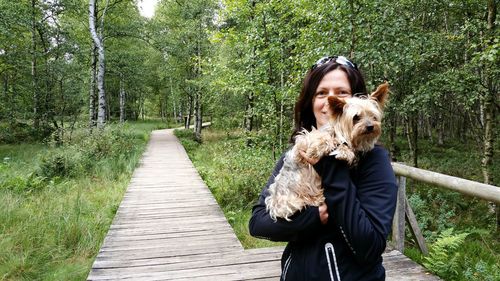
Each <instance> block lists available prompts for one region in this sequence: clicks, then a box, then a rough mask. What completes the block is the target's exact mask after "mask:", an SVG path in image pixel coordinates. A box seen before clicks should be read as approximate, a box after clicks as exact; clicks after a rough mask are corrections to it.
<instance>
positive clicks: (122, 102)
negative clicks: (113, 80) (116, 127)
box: [120, 73, 126, 123]
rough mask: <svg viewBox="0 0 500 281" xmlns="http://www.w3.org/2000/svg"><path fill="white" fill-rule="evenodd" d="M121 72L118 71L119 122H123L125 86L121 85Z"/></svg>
mask: <svg viewBox="0 0 500 281" xmlns="http://www.w3.org/2000/svg"><path fill="white" fill-rule="evenodd" d="M123 84H124V82H123V74H122V73H120V123H123V122H125V118H126V116H125V86H124V85H123Z"/></svg>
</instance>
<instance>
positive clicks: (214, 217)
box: [87, 130, 438, 281]
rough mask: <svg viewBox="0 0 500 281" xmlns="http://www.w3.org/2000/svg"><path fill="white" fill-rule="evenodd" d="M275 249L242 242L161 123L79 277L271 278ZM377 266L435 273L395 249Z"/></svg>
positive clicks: (405, 274) (391, 273)
mask: <svg viewBox="0 0 500 281" xmlns="http://www.w3.org/2000/svg"><path fill="white" fill-rule="evenodd" d="M403 215H404V212H403ZM403 222H404V216H403ZM282 251H283V247H273V248H261V249H250V250H244V249H243V247H242V246H241V244H240V242H239V241H238V239H237V238H236V236H235V234H234V231H233V230H232V228H231V226H230V225H229V223H228V222H227V220H226V218H225V217H224V214H223V212H222V211H221V209H220V208H219V206H218V205H217V202H216V201H215V199H214V198H213V196H212V194H211V193H210V190H209V189H208V188H207V187H206V185H205V184H204V183H203V181H202V180H201V178H200V177H199V175H198V174H197V172H196V170H195V169H194V167H193V165H192V163H191V162H190V161H189V158H188V157H187V155H186V153H185V151H184V148H183V147H182V146H181V145H180V144H179V142H178V141H177V139H176V138H175V137H174V136H173V135H172V132H171V131H169V130H162V131H155V132H153V133H152V136H151V140H150V143H149V144H148V148H147V150H146V153H145V154H144V155H143V158H142V159H141V165H140V166H139V167H138V168H137V169H136V170H135V171H134V174H133V176H132V180H131V183H130V185H129V187H128V189H127V192H126V193H125V196H124V198H123V200H122V202H121V204H120V206H119V208H118V210H117V212H116V216H115V218H114V220H113V224H112V225H111V226H110V229H109V231H108V234H107V236H106V238H105V240H104V243H103V245H102V247H101V249H100V251H99V254H98V255H97V257H96V259H95V261H94V263H93V266H92V270H91V271H90V273H89V275H88V277H87V278H88V280H148V281H150V280H177V281H180V280H190V281H192V280H195V281H196V280H217V281H229V280H278V279H279V276H280V260H281V253H282ZM384 266H385V267H386V272H387V279H386V280H391V281H395V280H403V281H405V280H425V281H427V280H431V281H433V280H438V279H433V278H435V277H433V276H431V275H428V274H426V273H425V270H424V269H423V268H422V267H421V266H420V265H418V264H416V263H415V262H413V261H411V260H409V259H408V258H407V257H405V256H403V255H402V254H401V253H400V252H398V251H389V252H387V253H384Z"/></svg>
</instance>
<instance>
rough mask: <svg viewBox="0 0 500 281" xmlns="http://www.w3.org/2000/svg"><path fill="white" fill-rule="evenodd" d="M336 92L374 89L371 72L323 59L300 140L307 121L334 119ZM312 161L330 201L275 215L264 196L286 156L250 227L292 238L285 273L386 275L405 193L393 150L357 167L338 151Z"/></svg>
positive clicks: (313, 74)
mask: <svg viewBox="0 0 500 281" xmlns="http://www.w3.org/2000/svg"><path fill="white" fill-rule="evenodd" d="M329 95H337V96H339V97H343V98H353V96H357V95H367V91H366V87H365V82H364V79H363V76H362V75H361V73H360V71H359V70H358V68H357V67H356V65H355V64H353V63H352V62H350V61H349V60H347V59H346V58H345V57H342V56H338V57H337V56H335V57H325V58H322V59H320V60H319V61H318V62H317V63H316V64H315V65H313V67H312V68H311V70H310V71H309V72H308V74H307V75H306V77H305V79H304V81H303V85H302V91H301V94H300V96H299V98H298V101H297V103H296V105H295V124H296V125H295V132H294V134H293V135H292V139H293V136H294V135H295V134H297V133H298V132H299V131H300V130H301V128H305V129H307V130H311V129H312V127H316V128H320V127H322V126H323V125H326V124H327V122H328V119H329V116H330V109H329V107H328V103H327V102H326V101H327V97H328V96H329ZM303 156H305V155H303ZM307 160H308V161H309V162H310V163H311V164H313V166H314V168H315V170H316V171H317V172H318V174H319V175H320V176H321V179H322V186H323V188H324V195H325V198H326V199H325V204H323V205H321V206H319V207H312V206H309V207H307V208H305V209H304V210H302V211H300V212H298V213H296V214H294V216H293V217H292V221H290V222H287V221H285V220H282V219H278V221H277V222H275V221H274V220H272V219H271V217H270V216H269V214H268V213H267V212H266V206H265V203H264V200H265V197H266V196H267V195H268V192H267V189H268V188H269V186H270V185H271V184H272V183H273V181H274V177H275V176H276V175H277V174H278V173H279V171H280V169H281V167H282V165H283V157H281V159H280V160H279V161H278V163H277V164H276V167H275V169H274V172H273V174H272V175H271V177H270V178H269V180H268V182H267V185H266V187H265V188H264V189H263V190H262V193H261V195H260V196H259V202H258V203H257V204H256V205H255V206H254V207H253V211H252V217H251V219H250V224H249V228H250V234H251V235H253V236H255V237H259V238H265V239H269V240H272V241H287V242H289V243H288V245H287V246H286V248H285V251H284V252H283V256H282V258H281V269H282V273H281V280H308V281H312V280H335V281H340V280H344V281H346V280H384V279H385V269H384V268H383V266H382V253H383V252H384V250H385V247H386V238H387V236H388V234H389V232H390V231H391V223H392V217H393V214H394V209H395V205H396V195H397V185H396V180H395V177H394V173H393V171H392V167H391V165H390V160H389V156H388V153H387V151H386V150H385V149H384V148H382V147H381V146H378V145H377V146H375V148H374V149H373V150H371V151H370V152H368V153H366V154H364V155H361V156H360V159H359V162H358V164H357V165H356V167H354V168H349V166H348V165H347V163H345V162H344V161H340V160H337V159H335V158H334V156H326V157H323V158H322V159H307Z"/></svg>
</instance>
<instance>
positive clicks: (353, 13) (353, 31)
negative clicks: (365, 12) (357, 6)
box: [349, 0, 356, 59]
mask: <svg viewBox="0 0 500 281" xmlns="http://www.w3.org/2000/svg"><path fill="white" fill-rule="evenodd" d="M349 7H350V8H351V13H350V14H351V17H350V23H351V46H350V51H349V57H350V58H351V59H353V58H354V50H355V48H356V22H355V21H356V11H355V10H354V0H351V1H349Z"/></svg>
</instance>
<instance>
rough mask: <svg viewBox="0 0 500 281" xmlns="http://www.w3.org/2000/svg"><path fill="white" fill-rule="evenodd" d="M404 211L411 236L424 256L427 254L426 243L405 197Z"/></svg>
mask: <svg viewBox="0 0 500 281" xmlns="http://www.w3.org/2000/svg"><path fill="white" fill-rule="evenodd" d="M405 213H406V220H407V221H408V224H410V230H411V233H412V234H413V238H415V241H417V243H418V247H419V248H420V251H421V252H422V254H424V256H427V255H428V254H429V250H427V245H426V244H425V238H424V236H423V235H422V231H420V227H419V226H418V222H417V218H416V217H415V214H414V213H413V210H412V209H411V206H410V203H409V202H408V200H407V199H406V198H405Z"/></svg>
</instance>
